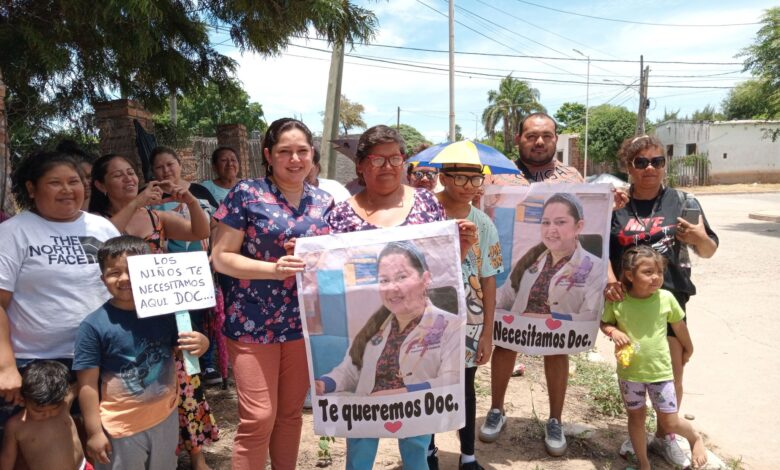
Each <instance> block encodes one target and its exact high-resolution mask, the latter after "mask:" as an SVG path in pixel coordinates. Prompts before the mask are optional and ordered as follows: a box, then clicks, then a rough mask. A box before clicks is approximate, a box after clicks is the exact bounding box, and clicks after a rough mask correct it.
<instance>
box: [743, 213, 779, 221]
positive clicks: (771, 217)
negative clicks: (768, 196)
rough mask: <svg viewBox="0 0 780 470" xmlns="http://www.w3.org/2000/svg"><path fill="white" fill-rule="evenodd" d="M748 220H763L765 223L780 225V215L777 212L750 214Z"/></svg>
mask: <svg viewBox="0 0 780 470" xmlns="http://www.w3.org/2000/svg"><path fill="white" fill-rule="evenodd" d="M748 218H750V219H754V220H763V221H764V222H778V223H780V213H778V212H775V211H758V212H751V213H750V214H748Z"/></svg>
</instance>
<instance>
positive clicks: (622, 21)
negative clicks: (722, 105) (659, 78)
mask: <svg viewBox="0 0 780 470" xmlns="http://www.w3.org/2000/svg"><path fill="white" fill-rule="evenodd" d="M516 1H517V2H520V3H525V4H526V5H533V6H535V7H539V8H544V9H545V10H550V11H556V12H558V13H564V14H567V15H572V16H579V17H582V18H590V19H594V20H601V21H611V22H613V23H628V24H640V25H645V26H665V27H674V28H720V27H726V26H752V25H757V24H761V22H759V21H757V22H754V23H727V24H674V23H650V22H646V21H633V20H623V19H617V18H605V17H603V16H594V15H586V14H584V13H576V12H573V11H566V10H560V9H558V8H552V7H548V6H544V5H539V4H538V3H533V2H528V1H525V0H516Z"/></svg>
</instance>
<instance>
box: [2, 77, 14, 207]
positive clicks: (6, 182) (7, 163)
mask: <svg viewBox="0 0 780 470" xmlns="http://www.w3.org/2000/svg"><path fill="white" fill-rule="evenodd" d="M5 90H6V88H5V83H3V74H2V72H0V170H2V171H0V209H2V210H3V212H5V213H6V214H8V215H13V214H14V204H13V198H12V197H11V177H10V176H11V152H10V151H9V148H8V120H7V118H6V113H5Z"/></svg>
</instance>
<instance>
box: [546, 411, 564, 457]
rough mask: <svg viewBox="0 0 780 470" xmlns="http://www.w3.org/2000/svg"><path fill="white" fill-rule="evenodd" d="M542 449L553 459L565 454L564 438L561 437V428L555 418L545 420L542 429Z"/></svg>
mask: <svg viewBox="0 0 780 470" xmlns="http://www.w3.org/2000/svg"><path fill="white" fill-rule="evenodd" d="M544 447H545V449H547V453H548V454H550V455H552V456H553V457H560V456H562V455H563V454H565V453H566V447H567V445H566V437H565V436H564V435H563V426H562V425H561V423H559V422H558V420H557V419H555V418H550V419H549V420H547V426H545V427H544Z"/></svg>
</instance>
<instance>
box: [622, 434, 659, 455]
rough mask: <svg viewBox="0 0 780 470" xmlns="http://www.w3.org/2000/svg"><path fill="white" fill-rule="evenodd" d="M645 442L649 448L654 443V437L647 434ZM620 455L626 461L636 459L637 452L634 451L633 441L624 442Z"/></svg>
mask: <svg viewBox="0 0 780 470" xmlns="http://www.w3.org/2000/svg"><path fill="white" fill-rule="evenodd" d="M645 441H646V444H647V447H648V448H649V447H650V445H651V444H652V442H653V436H652V435H649V434H645ZM618 454H619V455H620V456H621V457H623V458H624V459H626V460H631V459H635V458H636V451H634V445H633V444H632V443H631V439H626V440H625V441H623V444H622V445H621V446H620V451H619V452H618Z"/></svg>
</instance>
